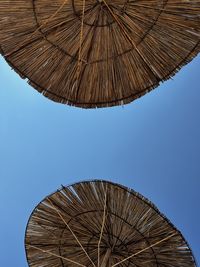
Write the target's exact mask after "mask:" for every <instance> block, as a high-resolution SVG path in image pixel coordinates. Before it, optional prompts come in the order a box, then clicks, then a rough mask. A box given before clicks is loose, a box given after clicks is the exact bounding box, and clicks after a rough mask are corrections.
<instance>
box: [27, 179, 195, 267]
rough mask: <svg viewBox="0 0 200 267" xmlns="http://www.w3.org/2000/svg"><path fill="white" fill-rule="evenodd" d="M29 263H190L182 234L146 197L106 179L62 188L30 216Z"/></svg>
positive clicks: (185, 266) (61, 266)
mask: <svg viewBox="0 0 200 267" xmlns="http://www.w3.org/2000/svg"><path fill="white" fill-rule="evenodd" d="M25 245H26V253H27V260H28V263H29V266H32V267H33V266H34V267H41V266H42V267H47V266H48V267H67V266H68V267H71V266H73V267H75V266H76V267H78V266H82V267H85V266H87V267H88V266H91V267H92V266H93V267H116V266H124V267H128V266H133V267H146V266H149V267H158V266H159V267H171V266H173V267H195V265H196V264H195V260H194V257H193V255H192V252H191V250H190V248H189V246H188V244H187V242H186V241H185V239H184V237H183V236H182V234H181V233H180V232H179V231H178V230H177V229H176V228H175V227H174V226H173V225H172V224H171V223H170V222H169V220H168V219H167V218H166V217H165V216H164V215H163V214H161V213H160V212H159V210H158V209H157V208H156V207H155V206H154V205H153V204H152V203H151V202H150V201H148V200H147V199H145V198H144V197H143V196H141V195H140V194H138V193H136V192H134V191H133V190H131V189H128V188H126V187H123V186H121V185H118V184H114V183H111V182H106V181H99V180H95V181H90V182H89V181H86V182H80V183H77V184H73V185H71V186H68V187H63V188H62V189H61V190H58V191H56V192H55V193H53V194H51V195H49V196H48V197H46V198H45V199H44V200H43V201H42V202H41V203H40V204H39V205H38V206H37V207H36V208H35V210H34V211H33V213H32V214H31V216H30V219H29V222H28V225H27V230H26V237H25Z"/></svg>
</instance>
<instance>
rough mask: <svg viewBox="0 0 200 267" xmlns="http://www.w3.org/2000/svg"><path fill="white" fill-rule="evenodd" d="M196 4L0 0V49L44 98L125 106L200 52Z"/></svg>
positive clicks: (178, 0) (190, 0) (176, 0)
mask: <svg viewBox="0 0 200 267" xmlns="http://www.w3.org/2000/svg"><path fill="white" fill-rule="evenodd" d="M199 41H200V2H199V1H198V0H54V1H50V0H32V1H27V0H12V1H11V0H1V1H0V47H1V53H2V55H3V56H4V57H5V58H6V60H7V62H8V63H9V64H10V65H11V66H12V67H13V68H14V69H15V70H16V71H17V72H18V73H19V74H20V75H21V76H22V77H23V78H27V79H28V82H29V83H30V84H31V85H32V86H33V87H34V88H35V89H37V90H38V91H39V92H41V93H42V94H43V95H44V96H46V97H48V98H50V99H52V100H53V101H56V102H61V103H65V104H69V105H74V106H77V107H83V108H94V107H108V106H114V105H121V104H126V103H129V102H131V101H133V100H134V99H136V98H138V97H140V96H142V95H144V94H145V93H147V92H149V91H150V90H152V89H153V88H155V87H157V86H158V85H159V83H160V82H161V81H164V80H166V79H169V78H170V77H172V76H173V75H174V74H175V73H176V72H177V71H178V70H179V69H180V68H181V67H182V66H183V65H184V64H186V63H188V62H189V61H190V60H191V59H192V58H193V57H194V56H196V55H197V53H198V52H199V51H200V44H199Z"/></svg>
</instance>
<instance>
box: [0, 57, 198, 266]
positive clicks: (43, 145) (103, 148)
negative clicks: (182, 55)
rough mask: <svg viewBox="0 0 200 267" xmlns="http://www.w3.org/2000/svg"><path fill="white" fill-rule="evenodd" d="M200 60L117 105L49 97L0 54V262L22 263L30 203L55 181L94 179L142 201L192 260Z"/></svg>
mask: <svg viewBox="0 0 200 267" xmlns="http://www.w3.org/2000/svg"><path fill="white" fill-rule="evenodd" d="M199 70H200V57H198V58H196V59H195V60H193V61H192V62H191V63H190V64H189V65H187V66H186V67H184V68H183V69H182V70H181V71H180V72H179V73H178V74H177V75H176V76H175V77H174V79H173V80H170V81H167V82H165V83H164V84H162V85H161V86H160V87H159V88H157V89H156V90H154V91H152V92H151V93H149V94H147V95H145V96H144V97H142V98H140V99H139V100H136V101H134V102H132V103H131V104H129V105H126V106H124V107H114V108H108V109H98V110H83V109H79V108H73V107H68V106H64V105H61V104H57V103H54V102H51V101H50V100H48V99H46V98H45V97H43V96H42V95H40V94H39V93H37V92H36V91H35V90H34V89H32V88H31V87H30V86H29V85H28V84H27V83H26V81H24V80H22V79H20V78H19V77H18V76H17V74H15V72H14V71H12V70H11V69H10V67H9V66H8V65H7V64H6V63H5V62H4V60H3V59H2V58H0V240H1V242H0V266H2V267H13V266H15V267H22V266H23V267H27V266H28V265H27V263H26V259H25V252H24V232H25V227H26V223H27V221H28V218H29V215H30V213H31V212H32V210H33V208H34V207H35V206H36V205H37V204H38V202H39V201H41V200H42V199H43V198H44V197H45V196H46V195H47V194H49V193H51V192H53V191H54V190H56V189H57V188H58V187H60V185H61V184H63V185H67V184H70V183H74V182H76V181H79V180H84V179H91V178H102V179H108V180H111V181H115V182H118V183H121V184H124V185H127V186H129V187H131V188H133V189H134V190H136V191H138V192H140V193H141V194H143V195H144V196H145V197H147V198H149V199H150V200H151V201H152V202H153V203H154V204H155V205H156V206H157V207H158V208H159V209H160V211H161V212H163V213H164V214H165V215H166V216H167V217H168V218H169V219H170V220H171V221H172V223H173V224H174V225H175V226H177V227H178V228H179V229H180V230H181V231H182V233H183V235H184V236H185V238H186V239H187V240H188V242H189V244H190V246H191V248H192V249H193V252H194V255H195V257H196V259H197V261H198V262H199V261H200V230H199V229H200V208H199V205H200V72H199Z"/></svg>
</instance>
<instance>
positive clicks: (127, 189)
mask: <svg viewBox="0 0 200 267" xmlns="http://www.w3.org/2000/svg"><path fill="white" fill-rule="evenodd" d="M91 182H95V183H106V184H110V185H113V186H117V187H119V188H121V189H123V190H125V191H128V192H129V193H130V194H131V195H133V196H136V197H137V198H139V199H140V200H142V201H143V202H145V204H147V205H148V206H149V207H150V208H152V209H153V210H154V211H155V212H156V213H157V214H158V215H160V216H161V217H162V218H163V219H164V220H165V221H166V222H167V223H168V224H169V225H170V226H171V227H172V229H173V230H175V231H176V232H177V233H178V234H179V236H180V237H181V238H182V240H183V241H184V242H185V244H186V246H187V247H188V250H189V253H190V254H191V258H192V261H193V263H194V266H196V267H198V264H197V260H196V258H195V256H194V254H193V252H192V249H191V247H190V245H189V243H188V241H187V240H186V239H185V238H184V236H183V235H182V233H181V231H180V230H178V229H177V228H176V226H175V225H174V224H173V223H172V222H171V221H170V220H169V219H168V218H167V217H166V216H165V215H164V214H163V213H162V212H160V210H159V209H158V208H157V206H156V205H155V204H154V203H152V202H151V201H150V200H149V199H148V198H146V197H144V196H143V195H142V194H140V193H138V192H136V191H135V190H134V189H132V188H129V187H127V186H124V185H121V184H119V183H116V182H112V181H108V180H104V179H88V180H81V181H79V182H75V183H72V184H68V185H66V186H63V185H61V188H60V189H57V190H55V191H53V192H52V193H50V194H49V195H47V196H45V197H44V198H43V199H42V200H41V201H40V202H39V203H38V204H37V205H36V206H35V208H34V209H33V211H32V212H31V214H30V216H29V218H28V222H27V224H26V228H25V235H24V248H25V255H26V260H27V263H28V266H30V265H29V259H28V250H27V247H26V236H27V231H28V227H29V223H30V221H31V218H32V216H33V214H34V212H35V211H36V210H37V208H38V207H39V205H40V204H41V203H42V202H44V201H45V200H46V199H47V198H48V197H51V196H52V195H54V194H56V193H59V192H60V191H61V190H62V189H63V187H64V188H69V187H71V186H74V185H77V184H86V183H91Z"/></svg>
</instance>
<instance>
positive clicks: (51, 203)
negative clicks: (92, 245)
mask: <svg viewBox="0 0 200 267" xmlns="http://www.w3.org/2000/svg"><path fill="white" fill-rule="evenodd" d="M48 201H49V203H50V205H51V207H52V209H54V210H55V211H56V212H57V214H58V215H59V217H60V218H61V220H62V221H63V222H64V224H65V225H66V226H67V228H68V229H69V231H70V232H71V234H72V235H73V237H74V238H75V240H76V242H77V243H78V244H79V246H80V247H81V249H82V250H83V252H84V253H85V255H86V256H87V258H88V259H89V261H90V262H91V263H92V265H93V266H94V267H96V266H95V264H94V262H93V261H92V259H91V258H90V256H89V255H88V253H87V251H86V250H85V249H84V247H83V246H82V244H81V242H80V241H79V239H78V237H77V236H76V234H75V233H74V232H73V230H72V229H71V227H70V226H69V224H68V223H67V222H66V220H65V219H64V218H63V216H62V214H61V213H60V212H59V210H58V209H57V208H56V207H55V205H54V204H53V202H52V201H51V200H50V199H49V198H48Z"/></svg>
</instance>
